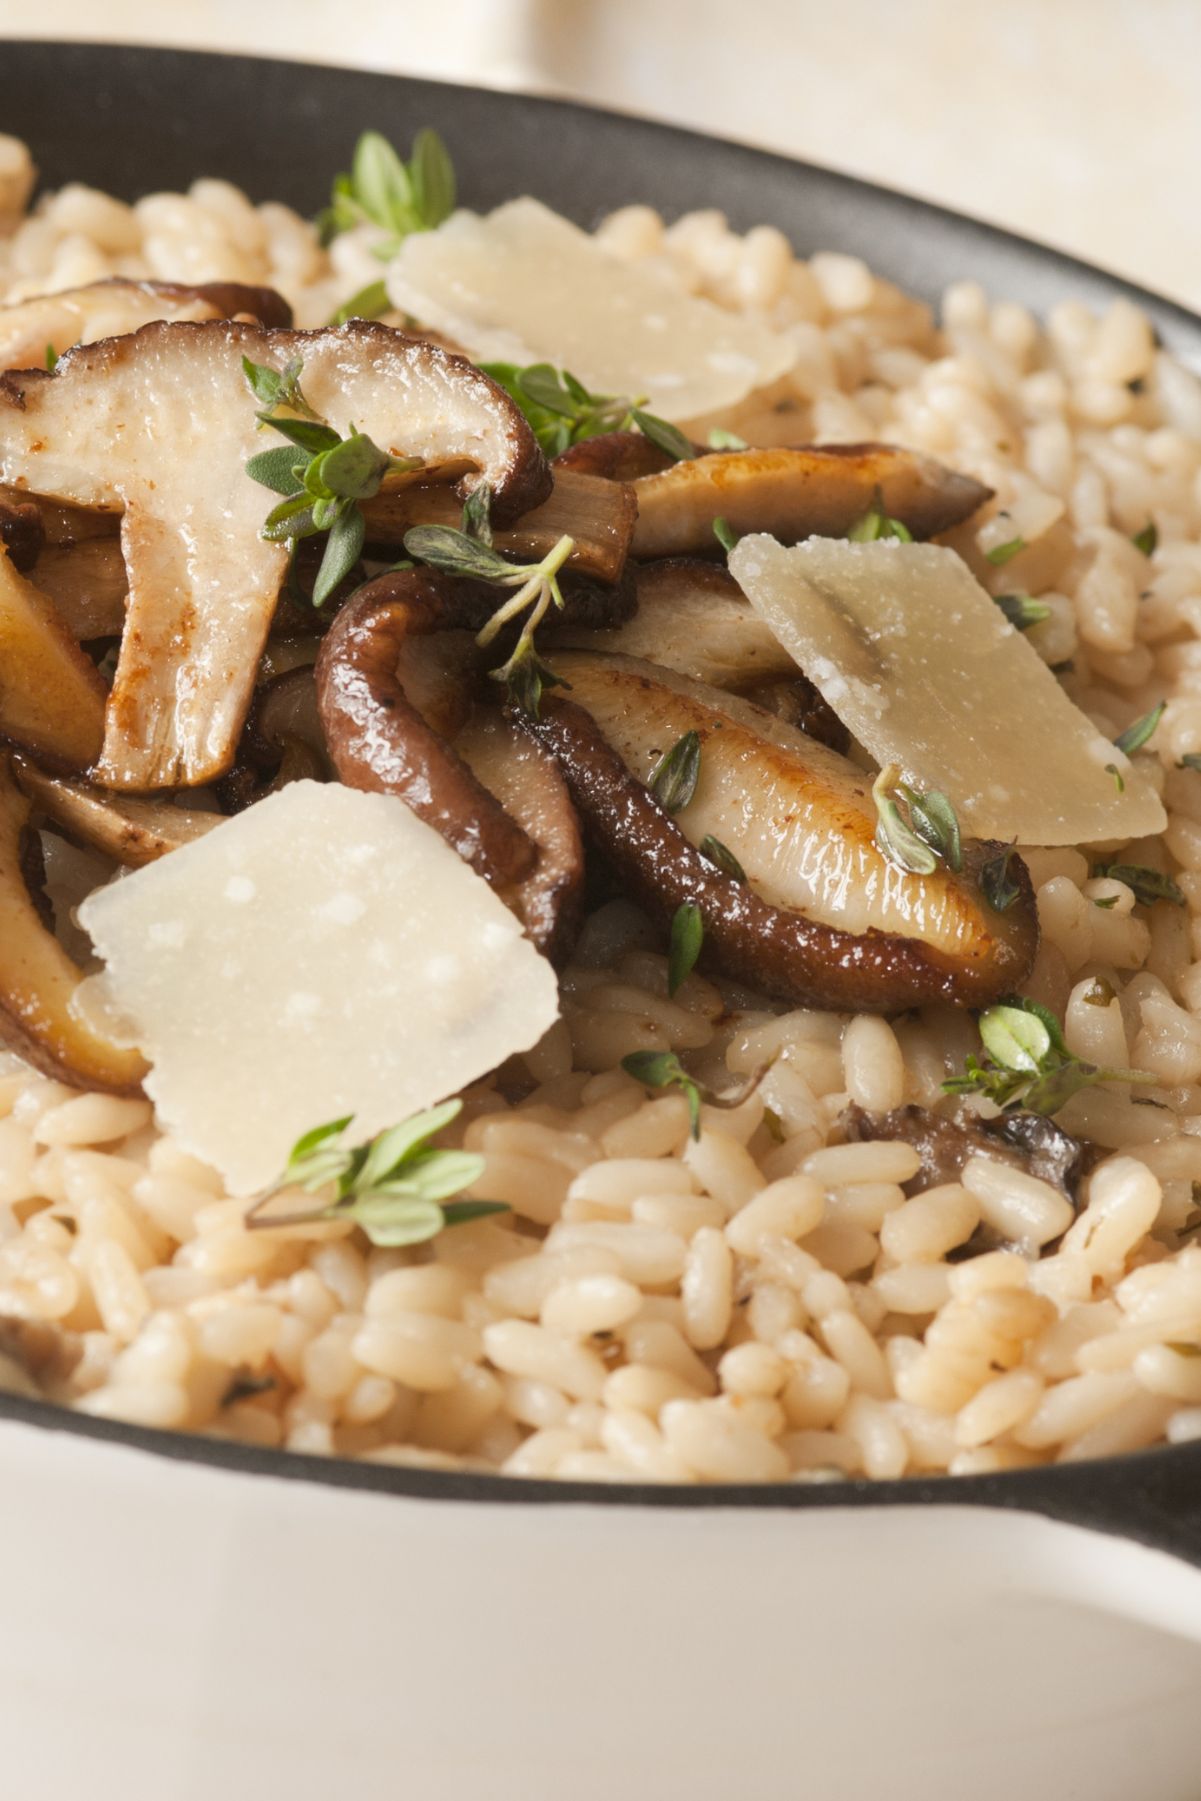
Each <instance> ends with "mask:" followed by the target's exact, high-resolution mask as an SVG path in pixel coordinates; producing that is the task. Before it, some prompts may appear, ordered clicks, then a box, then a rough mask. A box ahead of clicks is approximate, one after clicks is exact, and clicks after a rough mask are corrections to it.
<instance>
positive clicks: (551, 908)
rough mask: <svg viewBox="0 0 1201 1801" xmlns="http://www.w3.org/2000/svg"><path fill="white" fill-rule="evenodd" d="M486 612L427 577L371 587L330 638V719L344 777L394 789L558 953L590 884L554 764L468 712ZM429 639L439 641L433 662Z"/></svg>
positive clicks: (334, 754) (462, 588)
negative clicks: (479, 623)
mask: <svg viewBox="0 0 1201 1801" xmlns="http://www.w3.org/2000/svg"><path fill="white" fill-rule="evenodd" d="M491 598H492V601H493V602H494V600H495V596H492V597H491ZM478 606H479V596H478V595H477V594H475V593H474V592H473V591H472V588H471V586H470V584H467V583H462V582H456V581H454V580H452V579H451V578H449V577H447V576H443V575H438V574H435V573H434V572H432V571H430V570H423V569H411V570H397V571H394V572H392V573H391V574H389V575H384V576H380V577H379V578H378V579H377V580H376V581H374V582H370V583H368V585H367V586H366V587H364V588H362V589H361V590H360V591H359V593H358V594H357V595H356V596H355V597H354V599H353V600H352V601H350V603H349V604H348V605H347V606H346V607H344V608H343V610H342V612H341V613H340V614H339V615H338V617H337V619H336V620H335V621H334V624H333V625H332V627H331V628H330V631H329V633H328V634H327V636H326V638H325V639H324V641H323V643H322V646H321V651H320V654H319V656H318V659H317V702H318V707H319V710H320V716H321V723H322V726H323V728H324V731H325V738H326V743H327V745H328V747H329V752H330V756H331V758H332V759H333V763H334V766H335V768H336V769H337V772H338V775H339V777H340V778H341V780H342V781H343V782H345V783H346V784H347V785H348V786H349V787H352V788H364V789H368V790H374V791H377V792H383V793H386V794H395V795H398V796H399V798H400V799H402V800H404V801H405V802H406V804H407V805H408V806H409V807H411V808H412V810H413V812H415V813H416V814H417V816H418V817H419V818H420V819H424V820H425V821H426V823H427V824H429V825H432V826H433V827H434V829H435V830H436V831H438V832H440V833H441V835H442V837H444V838H445V839H446V841H447V843H448V844H450V845H452V846H453V847H454V849H455V850H456V851H458V853H459V855H460V856H461V857H463V858H464V860H465V861H466V862H468V863H470V864H471V866H472V868H473V869H475V870H476V871H477V873H478V874H480V875H482V876H483V877H484V878H485V880H487V881H489V882H491V883H492V885H493V886H494V887H495V888H496V890H497V892H498V893H499V894H500V895H501V896H502V898H503V899H504V900H506V901H507V902H508V904H509V905H510V906H512V907H513V909H514V911H515V912H516V913H517V914H518V917H519V918H520V919H521V920H522V922H523V924H524V925H525V927H526V930H527V931H528V932H529V934H530V936H531V938H533V940H534V942H535V943H536V944H537V945H538V946H539V948H540V949H544V950H552V949H557V948H558V947H559V946H560V945H561V944H562V942H563V940H564V937H565V934H566V933H567V931H568V930H569V928H570V922H571V919H572V917H573V913H574V908H575V906H576V905H577V903H578V897H579V893H580V888H581V885H582V881H583V854H582V848H581V845H580V839H579V833H578V828H577V826H576V823H575V816H574V813H573V811H572V807H571V803H570V800H569V799H568V797H567V792H566V788H565V786H564V783H563V780H562V777H561V776H560V775H559V774H558V771H557V770H556V769H555V766H554V764H553V762H552V761H551V759H550V758H549V757H547V756H546V754H545V753H544V752H543V751H542V750H541V749H540V748H539V747H538V746H537V745H530V744H528V742H527V741H525V740H524V739H523V738H522V736H521V734H520V733H519V732H517V731H515V730H514V728H512V727H511V726H510V725H508V724H507V723H506V722H505V721H503V720H501V719H499V718H496V719H495V721H486V720H484V719H481V720H479V721H476V720H475V719H474V717H473V715H472V709H471V702H470V687H471V677H472V675H473V674H474V673H477V672H478V671H479V667H480V664H479V653H478V652H477V651H476V649H475V646H474V644H473V643H472V641H471V640H470V639H469V638H467V637H466V635H465V634H464V632H463V629H462V628H463V627H464V626H465V625H468V624H474V623H475V622H476V620H477V618H478V612H477V609H478ZM423 641H432V642H435V643H436V644H437V645H438V647H439V655H438V656H437V657H436V658H435V659H434V660H433V661H431V660H430V659H429V658H428V657H426V656H424V655H423V649H424V645H423ZM448 641H449V649H450V651H451V655H450V656H449V657H448V656H447V647H448ZM448 671H450V672H452V673H450V674H448ZM465 678H466V679H465ZM452 734H453V736H454V738H455V742H454V743H453V744H452V743H450V742H448V738H450V737H451V735H452ZM531 752H532V755H531Z"/></svg>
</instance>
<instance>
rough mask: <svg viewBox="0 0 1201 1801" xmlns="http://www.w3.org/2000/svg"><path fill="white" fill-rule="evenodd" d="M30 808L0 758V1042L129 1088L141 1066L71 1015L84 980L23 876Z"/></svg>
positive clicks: (92, 1080)
mask: <svg viewBox="0 0 1201 1801" xmlns="http://www.w3.org/2000/svg"><path fill="white" fill-rule="evenodd" d="M30 813H31V807H30V802H29V801H28V799H27V798H26V797H25V795H23V794H22V793H21V791H20V789H19V788H18V787H17V786H16V783H15V782H14V781H13V778H12V772H11V769H10V768H9V765H8V762H7V760H6V759H0V1042H3V1043H4V1044H6V1045H7V1046H8V1047H9V1049H10V1050H14V1051H16V1052H17V1054H18V1056H21V1057H24V1059H25V1060H26V1062H27V1063H31V1064H32V1065H33V1067H34V1068H35V1069H40V1070H41V1071H42V1072H43V1073H44V1074H45V1075H49V1076H56V1077H58V1078H59V1079H60V1080H61V1081H66V1082H74V1083H76V1084H78V1085H79V1086H81V1087H86V1088H101V1089H104V1090H106V1091H107V1092H110V1093H114V1094H130V1093H134V1092H136V1090H137V1088H138V1085H139V1083H140V1082H141V1079H142V1077H143V1075H144V1074H145V1072H146V1065H145V1063H144V1062H143V1060H142V1058H141V1057H140V1056H139V1055H138V1054H137V1052H136V1051H130V1050H127V1049H123V1048H121V1047H120V1046H118V1045H115V1044H113V1043H112V1042H111V1041H110V1040H108V1039H107V1038H104V1037H102V1036H101V1035H100V1034H99V1033H98V1032H96V1031H95V1030H93V1029H92V1028H91V1027H90V1026H88V1025H86V1024H84V1022H83V1021H82V1020H81V1019H78V1018H76V1016H75V1014H74V1012H73V1011H72V1006H71V1002H72V999H73V997H74V995H75V992H76V990H77V989H78V987H79V984H80V982H81V981H82V980H83V972H82V971H81V970H80V969H79V968H78V967H77V966H76V965H75V964H74V963H73V962H72V960H71V958H70V957H69V956H68V955H67V953H66V951H65V950H64V949H63V948H62V946H61V945H60V944H59V942H58V940H57V939H56V938H55V936H54V934H53V932H52V931H51V930H50V929H49V927H48V926H47V924H46V923H45V921H44V919H43V918H42V915H41V912H40V911H39V908H38V906H37V905H36V903H35V901H34V899H33V897H32V896H31V894H30V892H29V888H28V886H27V884H26V881H25V876H24V872H23V868H22V856H21V852H22V839H23V837H24V834H25V833H26V831H27V830H28V828H29V821H30Z"/></svg>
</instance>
